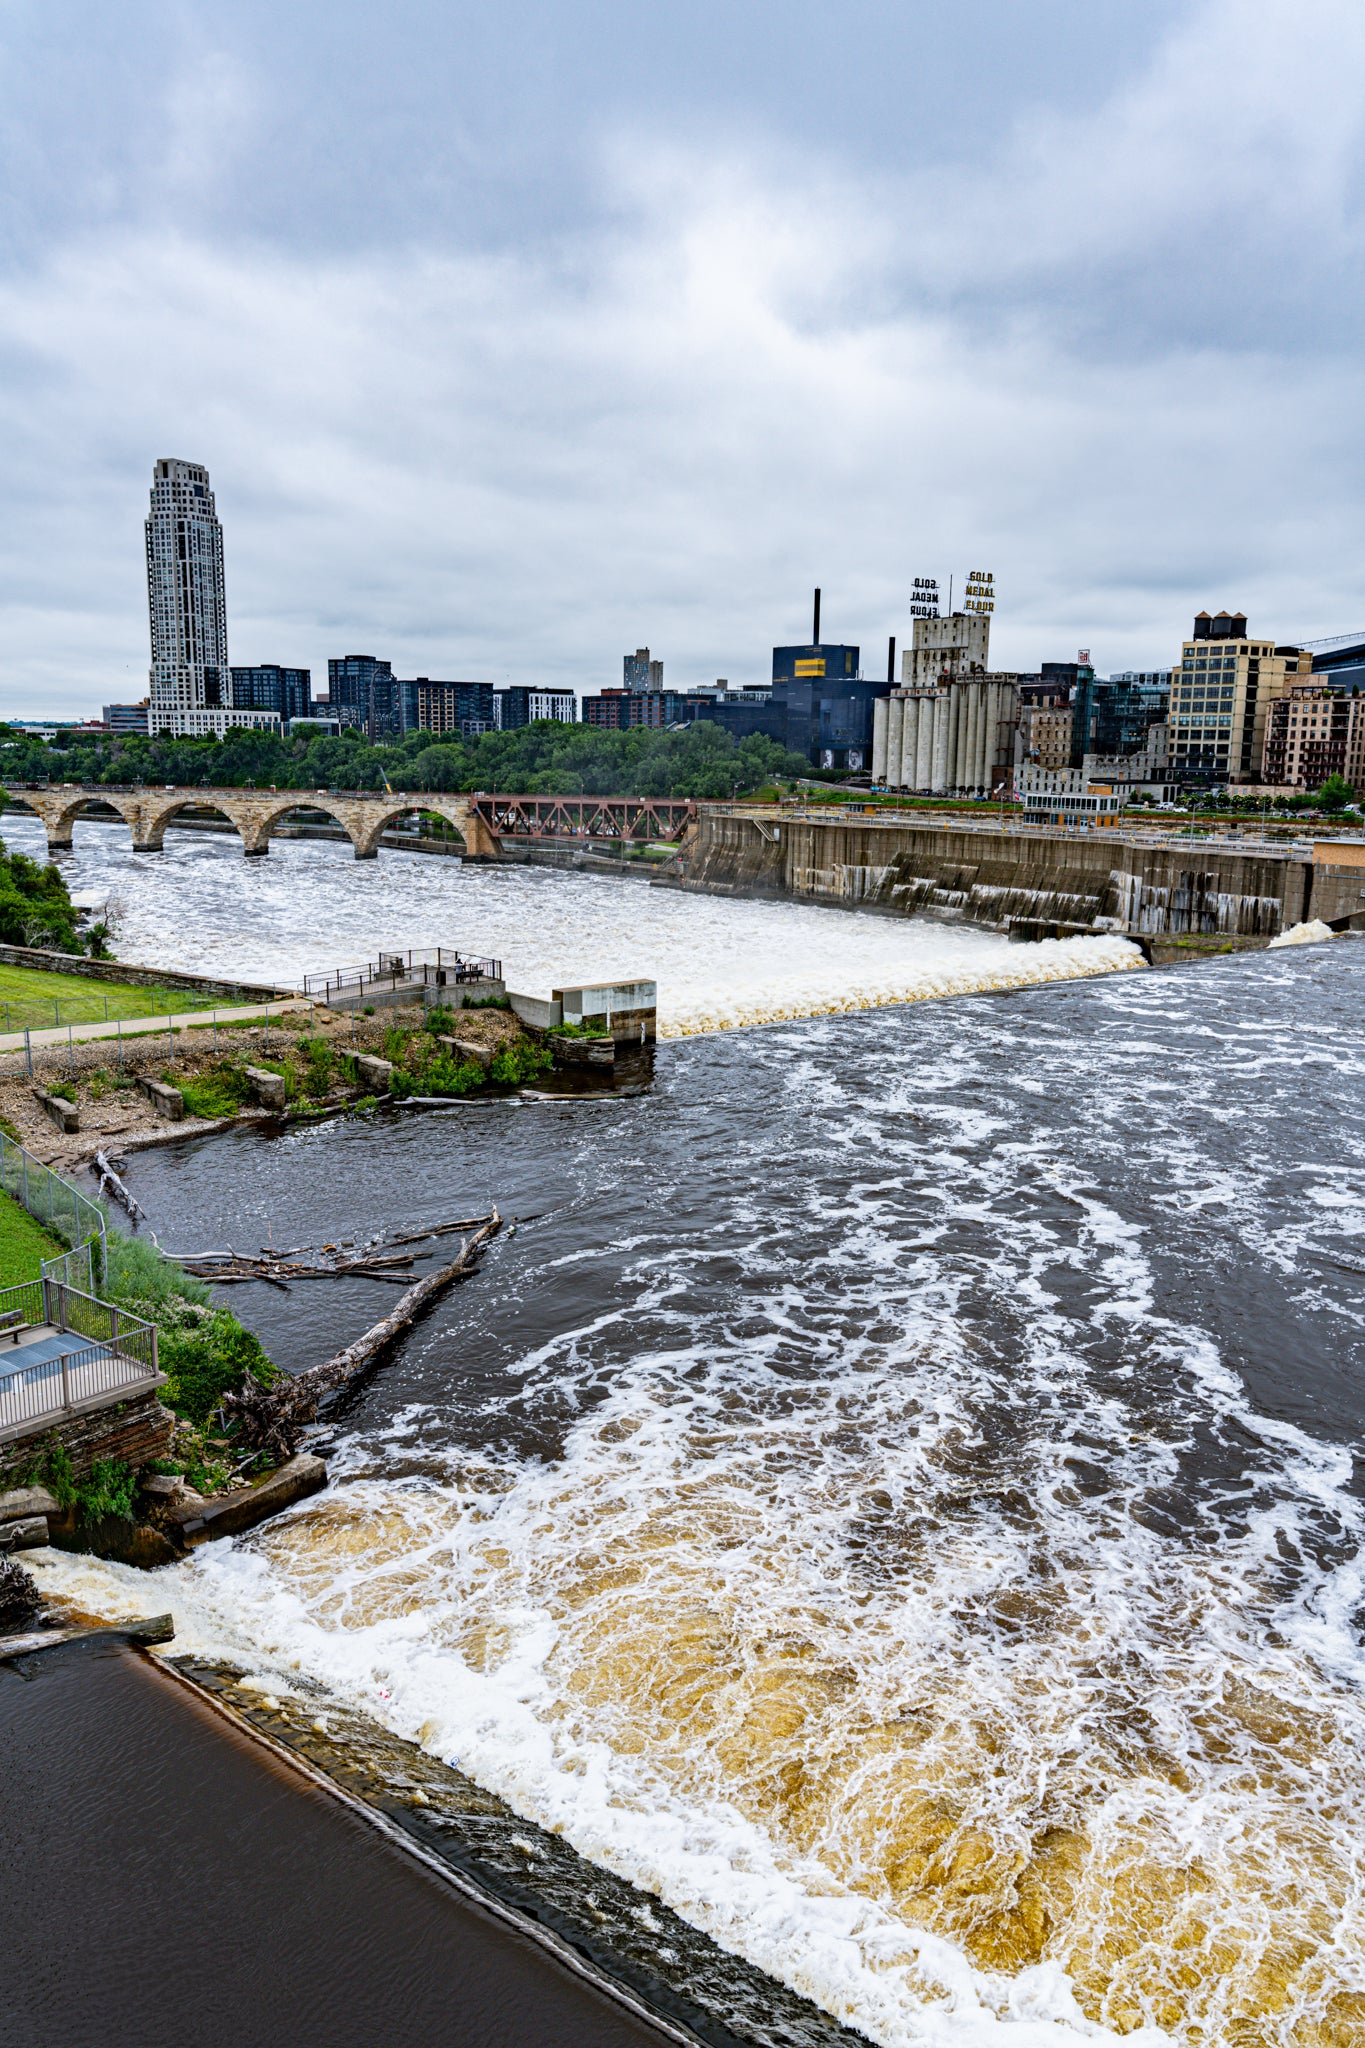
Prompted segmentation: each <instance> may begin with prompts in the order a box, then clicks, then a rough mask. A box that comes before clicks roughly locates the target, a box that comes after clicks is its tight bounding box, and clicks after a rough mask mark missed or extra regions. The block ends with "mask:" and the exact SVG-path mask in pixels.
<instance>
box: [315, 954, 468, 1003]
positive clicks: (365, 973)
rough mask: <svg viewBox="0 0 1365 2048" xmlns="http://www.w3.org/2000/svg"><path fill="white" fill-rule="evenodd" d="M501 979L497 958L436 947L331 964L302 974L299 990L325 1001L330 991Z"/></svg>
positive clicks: (427, 985) (328, 997)
mask: <svg viewBox="0 0 1365 2048" xmlns="http://www.w3.org/2000/svg"><path fill="white" fill-rule="evenodd" d="M501 980H502V962H501V960H481V959H474V958H472V957H471V956H470V955H469V954H467V953H456V952H452V951H449V950H448V949H447V948H445V947H443V946H436V947H431V948H428V949H426V950H424V951H423V950H419V951H416V952H411V951H410V952H406V953H381V954H380V956H379V958H378V960H370V961H366V962H365V963H364V964H363V965H362V966H359V967H332V968H329V969H328V970H327V972H326V973H325V974H306V975H305V976H304V979H303V992H304V994H305V995H309V996H316V997H318V998H319V999H320V1000H321V1001H323V1002H326V1001H328V1000H329V999H330V997H331V996H333V995H334V994H344V993H346V992H348V991H350V992H360V991H363V990H365V989H367V988H377V989H386V988H387V989H398V988H406V987H412V986H414V985H415V986H418V987H423V988H425V987H435V988H446V987H450V986H458V985H459V984H461V983H465V982H471V981H501Z"/></svg>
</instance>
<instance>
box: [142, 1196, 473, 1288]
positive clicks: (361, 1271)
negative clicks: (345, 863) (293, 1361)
mask: <svg viewBox="0 0 1365 2048" xmlns="http://www.w3.org/2000/svg"><path fill="white" fill-rule="evenodd" d="M495 1214H496V1212H495ZM488 1221H490V1219H489V1218H488V1217H486V1216H461V1217H458V1218H456V1220H455V1221H454V1222H453V1223H437V1224H435V1225H433V1227H432V1228H431V1229H430V1230H416V1231H411V1232H409V1233H408V1234H407V1235H406V1236H404V1237H390V1238H387V1239H381V1238H375V1239H373V1240H372V1241H371V1242H370V1243H369V1244H367V1245H363V1246H360V1247H357V1245H356V1242H355V1240H354V1238H345V1239H342V1240H340V1241H339V1242H337V1243H335V1244H296V1245H293V1246H291V1247H290V1249H289V1250H288V1251H276V1250H275V1248H274V1246H273V1245H262V1246H261V1249H260V1251H259V1252H239V1251H234V1250H233V1248H232V1246H231V1245H229V1246H228V1248H227V1250H226V1251H222V1252H168V1253H167V1257H168V1258H173V1259H174V1260H175V1261H176V1264H177V1265H179V1266H183V1267H184V1269H185V1271H186V1272H187V1273H192V1274H193V1275H194V1277H195V1279H196V1280H211V1281H212V1282H213V1285H214V1286H215V1287H232V1286H235V1285H237V1284H239V1283H240V1282H242V1281H244V1280H264V1281H265V1282H266V1283H267V1285H268V1286H271V1287H278V1288H279V1289H280V1290H281V1292H282V1293H284V1294H288V1292H289V1290H290V1288H291V1286H292V1285H293V1283H294V1282H295V1281H296V1280H346V1279H350V1280H354V1279H357V1278H359V1279H365V1280H387V1281H389V1282H390V1283H394V1284H396V1285H397V1286H399V1287H405V1286H406V1285H407V1276H406V1272H405V1270H404V1269H405V1268H407V1267H409V1266H413V1265H415V1264H416V1262H417V1257H418V1254H417V1253H416V1252H403V1251H399V1250H398V1249H397V1247H398V1246H400V1245H408V1244H422V1243H424V1242H425V1241H426V1240H427V1239H429V1238H433V1237H447V1236H449V1235H450V1234H451V1233H452V1232H454V1231H456V1230H474V1229H476V1228H477V1227H479V1226H480V1225H482V1224H484V1223H487V1222H488Z"/></svg>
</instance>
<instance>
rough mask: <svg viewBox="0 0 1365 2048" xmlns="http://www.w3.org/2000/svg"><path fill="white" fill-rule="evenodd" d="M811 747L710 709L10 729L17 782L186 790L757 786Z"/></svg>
mask: <svg viewBox="0 0 1365 2048" xmlns="http://www.w3.org/2000/svg"><path fill="white" fill-rule="evenodd" d="M811 772H812V771H811V768H810V765H809V763H808V762H807V761H806V760H805V758H804V757H803V756H802V755H800V754H793V753H789V752H788V750H787V749H786V748H785V747H784V746H782V745H780V743H779V742H778V741H776V740H773V739H769V738H767V737H766V736H765V735H764V734H762V733H753V734H751V735H749V736H748V737H747V738H745V739H741V740H736V739H734V738H733V737H732V735H731V734H730V733H728V732H727V731H726V730H725V729H724V728H723V727H722V726H720V725H717V724H716V723H715V722H714V721H713V720H710V719H698V720H697V721H696V723H695V724H693V725H688V726H683V727H681V728H679V729H677V730H672V731H662V732H660V731H652V730H648V729H645V728H643V727H636V728H635V729H634V730H633V731H630V732H605V731H600V730H599V729H598V728H597V727H595V726H589V725H564V724H561V723H560V722H559V721H558V720H556V719H540V720H537V721H536V723H535V724H533V725H524V726H520V727H517V728H516V729H514V730H512V731H510V732H485V733H479V734H477V735H475V736H472V737H470V738H468V739H464V738H460V737H458V736H456V735H453V734H441V735H439V736H438V735H436V734H434V733H430V732H410V733H405V734H404V735H403V736H402V737H401V738H396V739H394V740H393V741H391V742H389V741H382V742H380V743H378V744H375V743H372V742H371V741H370V740H369V739H367V738H366V736H365V734H364V733H363V732H361V731H359V730H355V729H350V730H347V731H344V732H342V733H341V734H340V735H335V734H331V733H327V732H324V731H322V730H321V729H320V728H319V727H317V726H312V727H309V726H305V725H302V724H299V723H296V724H295V725H294V727H293V729H292V731H291V733H290V735H289V737H288V738H287V739H286V738H284V737H283V736H282V735H278V734H275V733H271V732H267V731H262V730H260V729H259V728H256V727H239V728H237V729H235V730H234V729H229V731H228V732H226V733H225V734H224V736H223V737H222V739H216V738H213V737H206V738H195V739H171V738H168V737H165V736H162V735H158V736H156V737H155V738H151V737H148V736H147V735H145V734H141V733H128V734H117V735H116V734H109V733H86V732H82V731H80V730H79V729H73V730H70V731H66V730H63V731H59V732H58V733H57V736H56V739H55V741H53V742H52V744H51V745H49V744H47V743H46V742H44V741H43V740H41V739H38V738H36V737H34V736H30V735H26V734H23V733H20V732H17V731H15V730H14V729H13V728H7V727H0V774H3V776H4V778H5V780H7V781H18V782H85V783H98V782H104V783H140V782H146V783H159V784H174V785H175V786H176V787H179V788H186V787H206V786H214V785H216V786H218V787H219V788H231V789H242V788H247V787H255V788H258V789H268V788H270V787H272V786H273V787H274V788H276V789H301V790H304V789H307V790H312V789H382V788H383V787H384V784H385V779H386V778H387V780H388V782H389V784H390V785H391V786H392V787H393V788H394V789H403V790H484V791H489V792H494V793H496V792H497V791H499V790H503V791H506V792H507V793H508V794H509V795H524V796H670V797H701V798H709V799H713V800H714V799H717V798H723V797H728V796H732V795H738V796H749V795H752V794H753V792H754V791H755V790H757V789H761V788H763V787H764V786H765V785H768V784H771V783H774V782H775V781H777V780H784V781H788V780H791V779H793V778H795V777H797V776H809V775H810V774H811Z"/></svg>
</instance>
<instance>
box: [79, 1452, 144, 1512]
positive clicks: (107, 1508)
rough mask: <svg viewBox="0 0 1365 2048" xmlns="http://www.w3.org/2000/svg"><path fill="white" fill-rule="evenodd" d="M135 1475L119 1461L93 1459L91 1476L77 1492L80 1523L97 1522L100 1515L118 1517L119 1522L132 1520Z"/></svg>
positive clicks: (119, 1459) (116, 1459) (135, 1484)
mask: <svg viewBox="0 0 1365 2048" xmlns="http://www.w3.org/2000/svg"><path fill="white" fill-rule="evenodd" d="M136 1490H137V1475H136V1474H135V1473H134V1471H133V1468H132V1466H131V1465H125V1464H124V1462H123V1460H122V1459H121V1458H96V1459H95V1461H94V1463H93V1465H92V1466H91V1467H90V1476H89V1478H88V1479H86V1480H85V1481H83V1482H82V1483H81V1484H80V1485H78V1486H77V1488H76V1507H77V1510H78V1512H79V1514H80V1517H81V1520H82V1521H83V1522H97V1521H98V1520H99V1518H100V1516H101V1515H117V1516H118V1518H119V1520H120V1521H123V1522H131V1521H132V1519H133V1495H134V1493H135V1492H136Z"/></svg>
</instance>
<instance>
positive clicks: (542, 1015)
mask: <svg viewBox="0 0 1365 2048" xmlns="http://www.w3.org/2000/svg"><path fill="white" fill-rule="evenodd" d="M507 1000H508V1002H509V1003H510V1004H511V1005H512V1013H513V1015H514V1016H517V1017H520V1019H521V1021H522V1023H523V1024H529V1025H530V1027H531V1029H532V1030H533V1031H552V1030H553V1029H554V1027H555V1025H556V1024H562V1023H563V1022H564V1005H563V1004H562V1003H560V1002H557V1001H555V1002H548V1003H547V1002H544V1001H543V1000H542V999H541V998H540V997H539V996H519V995H517V994H516V993H515V991H513V990H509V991H508V996H507Z"/></svg>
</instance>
